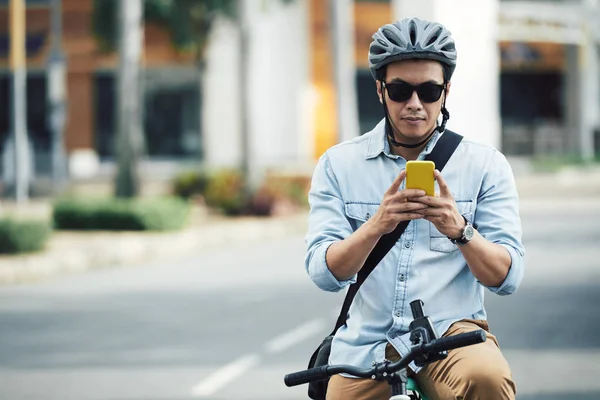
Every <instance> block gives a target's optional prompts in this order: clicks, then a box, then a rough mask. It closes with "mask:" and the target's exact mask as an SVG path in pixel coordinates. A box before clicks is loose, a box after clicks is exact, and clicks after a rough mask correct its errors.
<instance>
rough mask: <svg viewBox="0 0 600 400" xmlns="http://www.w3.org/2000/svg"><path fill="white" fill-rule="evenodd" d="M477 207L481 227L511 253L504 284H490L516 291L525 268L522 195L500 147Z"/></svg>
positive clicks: (497, 290) (503, 291) (492, 288)
mask: <svg viewBox="0 0 600 400" xmlns="http://www.w3.org/2000/svg"><path fill="white" fill-rule="evenodd" d="M477 201H478V204H477V208H476V210H475V223H476V224H477V231H478V232H479V233H480V234H481V235H482V236H483V237H484V238H486V239H487V240H489V241H490V242H492V243H496V244H499V245H501V246H503V247H504V248H505V249H506V250H507V251H508V253H509V254H510V258H511V264H510V269H509V271H508V274H507V275H506V278H505V279H504V281H503V282H502V283H501V284H500V286H488V287H487V288H488V289H489V290H490V291H492V292H493V293H496V294H499V295H509V294H512V293H514V292H515V291H516V290H517V288H518V287H519V285H520V284H521V281H522V280H523V273H524V270H525V262H524V255H525V249H524V247H523V244H522V229H521V218H520V216H519V196H518V192H517V186H516V183H515V180H514V176H513V172H512V169H511V167H510V164H509V163H508V161H507V160H506V157H504V155H503V154H502V153H500V152H499V151H496V152H495V153H494V155H493V157H492V160H491V162H490V168H489V169H488V172H487V174H485V176H484V178H483V182H482V186H481V191H480V193H479V198H478V200H477Z"/></svg>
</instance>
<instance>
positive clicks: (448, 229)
mask: <svg viewBox="0 0 600 400" xmlns="http://www.w3.org/2000/svg"><path fill="white" fill-rule="evenodd" d="M434 178H435V180H436V181H437V183H438V186H439V187H440V194H439V196H436V197H431V196H423V197H418V198H414V199H411V201H414V202H419V203H423V204H425V205H427V206H428V207H427V208H426V209H424V210H422V211H420V212H421V213H422V214H423V215H424V219H426V220H427V221H429V222H431V223H432V224H433V225H435V227H436V228H437V230H438V231H440V233H442V234H443V235H446V236H447V237H449V238H453V239H454V238H456V239H458V238H460V237H461V236H462V232H463V229H464V227H465V220H464V218H463V216H462V215H461V214H460V212H459V211H458V209H457V207H456V202H455V201H454V197H452V193H451V192H450V189H449V188H448V185H447V184H446V181H445V180H444V178H443V177H442V174H441V173H440V171H438V170H437V169H436V170H435V171H434Z"/></svg>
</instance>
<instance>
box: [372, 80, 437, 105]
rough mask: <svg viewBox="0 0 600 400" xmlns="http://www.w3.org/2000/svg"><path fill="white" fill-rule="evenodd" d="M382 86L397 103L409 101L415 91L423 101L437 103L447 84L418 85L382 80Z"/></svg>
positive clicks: (426, 83)
mask: <svg viewBox="0 0 600 400" xmlns="http://www.w3.org/2000/svg"><path fill="white" fill-rule="evenodd" d="M381 86H382V87H383V88H384V89H387V92H388V96H390V99H391V100H392V101H395V102H396V103H403V102H405V101H408V100H409V99H410V98H411V97H412V94H413V92H415V91H416V92H417V95H418V96H419V99H421V101H422V102H423V103H435V102H436V101H438V100H439V99H440V97H441V96H442V92H443V91H444V89H445V88H446V86H445V85H440V84H437V83H433V82H425V83H421V84H420V85H416V86H413V85H411V84H409V83H406V82H390V83H385V82H381Z"/></svg>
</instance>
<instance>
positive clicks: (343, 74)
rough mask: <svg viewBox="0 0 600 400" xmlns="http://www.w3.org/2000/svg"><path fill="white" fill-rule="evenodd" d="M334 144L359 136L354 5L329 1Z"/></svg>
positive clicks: (333, 0)
mask: <svg viewBox="0 0 600 400" xmlns="http://www.w3.org/2000/svg"><path fill="white" fill-rule="evenodd" d="M329 20H330V22H331V23H330V26H331V46H332V48H333V49H332V50H333V51H332V52H333V61H334V62H333V76H334V79H335V96H336V105H337V107H336V108H337V130H338V141H340V142H341V141H345V140H351V139H353V138H355V137H357V136H358V135H359V134H360V127H359V122H358V105H357V100H356V96H357V94H356V65H355V59H354V2H353V1H352V0H329Z"/></svg>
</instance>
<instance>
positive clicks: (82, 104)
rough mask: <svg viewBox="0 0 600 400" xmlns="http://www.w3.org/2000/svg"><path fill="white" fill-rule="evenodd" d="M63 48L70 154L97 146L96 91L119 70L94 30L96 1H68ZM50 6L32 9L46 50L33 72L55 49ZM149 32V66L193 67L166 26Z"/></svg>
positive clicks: (2, 65) (2, 17)
mask: <svg viewBox="0 0 600 400" xmlns="http://www.w3.org/2000/svg"><path fill="white" fill-rule="evenodd" d="M62 8H63V48H64V51H65V53H66V57H67V74H68V75H67V96H68V111H67V123H66V131H65V145H66V149H67V152H69V153H72V152H73V151H76V150H79V149H93V148H94V118H95V116H94V112H93V107H94V101H93V99H94V89H93V78H94V75H95V73H96V72H97V71H100V70H109V71H110V70H114V69H115V68H116V66H117V55H116V54H115V53H114V52H113V53H110V54H104V53H101V52H100V50H99V48H98V45H97V42H96V39H95V38H94V36H93V32H92V10H93V0H63V1H62ZM49 20H50V13H49V9H48V8H47V7H44V6H32V7H29V8H28V9H27V15H26V24H27V32H28V33H29V34H32V33H43V34H44V35H45V38H44V43H43V45H42V47H41V49H40V50H39V51H38V52H37V53H36V54H34V55H33V56H31V57H29V58H28V60H27V67H28V69H29V70H30V71H32V70H36V71H43V69H44V68H45V60H46V58H47V56H48V52H49V47H50V46H49V45H50V43H49V36H48V35H47V33H48V32H49V30H50V22H49ZM8 26H9V24H8V10H7V9H6V8H4V9H0V33H8V29H9V28H8ZM144 33H145V35H144V56H143V57H144V61H143V62H144V64H145V65H146V67H148V68H161V67H166V66H170V65H174V64H187V65H191V58H190V56H189V55H182V54H178V53H177V52H176V51H175V50H174V49H173V46H171V44H170V38H169V35H168V33H167V32H165V31H164V30H162V29H160V28H158V27H155V26H152V25H149V24H146V26H145V32H144ZM0 70H5V71H7V70H8V59H7V58H0Z"/></svg>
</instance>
